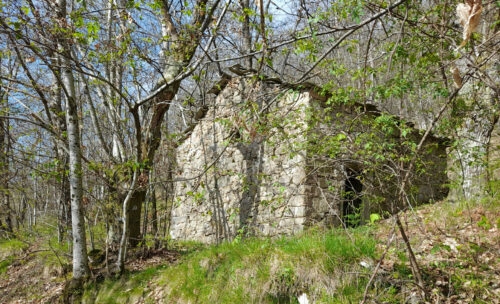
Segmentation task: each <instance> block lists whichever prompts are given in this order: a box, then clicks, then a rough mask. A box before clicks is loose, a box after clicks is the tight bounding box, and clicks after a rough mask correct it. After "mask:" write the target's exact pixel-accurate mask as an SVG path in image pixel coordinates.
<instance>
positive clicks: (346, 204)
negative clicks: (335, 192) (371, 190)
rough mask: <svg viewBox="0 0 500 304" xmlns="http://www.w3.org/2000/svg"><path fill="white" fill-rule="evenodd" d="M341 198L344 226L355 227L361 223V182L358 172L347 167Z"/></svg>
mask: <svg viewBox="0 0 500 304" xmlns="http://www.w3.org/2000/svg"><path fill="white" fill-rule="evenodd" d="M346 173H347V174H346V176H347V178H346V180H345V181H344V192H343V198H342V205H343V206H342V220H343V222H344V225H345V226H346V227H356V226H358V225H359V224H360V223H361V204H362V199H361V195H362V193H361V192H362V191H363V184H362V183H361V181H360V176H359V173H358V172H356V171H354V170H351V169H347V171H346Z"/></svg>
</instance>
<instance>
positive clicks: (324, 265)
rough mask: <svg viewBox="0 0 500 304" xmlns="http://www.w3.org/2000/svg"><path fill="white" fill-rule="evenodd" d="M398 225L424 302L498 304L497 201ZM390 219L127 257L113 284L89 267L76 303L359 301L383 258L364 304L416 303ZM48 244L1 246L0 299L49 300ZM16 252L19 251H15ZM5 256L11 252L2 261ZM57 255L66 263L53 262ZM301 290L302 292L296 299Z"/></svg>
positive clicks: (54, 296) (441, 209)
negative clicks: (414, 260)
mask: <svg viewBox="0 0 500 304" xmlns="http://www.w3.org/2000/svg"><path fill="white" fill-rule="evenodd" d="M402 218H403V222H404V223H405V224H406V225H408V226H407V233H408V235H409V237H410V241H411V243H412V246H413V249H414V251H415V253H416V256H417V259H418V262H419V264H420V267H421V269H422V271H423V274H424V279H425V282H426V288H427V290H428V291H429V294H430V299H429V301H430V303H500V203H499V202H498V201H496V200H495V201H492V200H485V201H483V202H474V203H467V204H466V203H451V202H441V203H437V204H434V205H426V206H422V207H420V208H418V209H417V210H416V211H415V212H410V213H406V214H405V215H404V216H403V217H402ZM392 227H393V224H392V220H391V219H388V220H383V221H379V222H376V223H374V224H372V225H368V226H364V227H359V228H355V229H349V230H347V231H342V230H328V231H324V230H320V229H311V230H309V231H307V232H305V233H303V234H301V235H298V236H295V237H288V238H279V239H246V240H240V239H237V240H235V241H233V242H232V243H224V244H221V245H219V246H215V245H214V246H210V247H205V246H202V245H197V244H194V243H184V244H180V243H173V244H171V247H170V250H168V251H165V250H163V251H156V252H154V251H150V252H149V254H148V255H149V256H144V255H143V257H142V258H141V254H139V253H136V254H135V255H134V254H132V256H134V257H132V258H131V259H130V263H129V264H128V265H127V268H128V269H129V271H128V272H127V273H126V275H124V276H123V277H122V278H120V279H113V278H104V273H103V272H102V271H99V267H94V269H93V272H94V276H93V281H92V283H89V284H88V285H87V286H86V289H85V291H84V294H83V302H84V303H298V300H297V298H298V297H300V296H302V297H307V298H308V300H309V303H358V302H359V301H360V300H361V299H362V298H363V294H364V291H365V287H366V285H367V282H368V280H369V278H370V276H371V275H372V274H373V272H374V269H375V268H376V265H377V263H378V262H379V261H380V257H381V255H382V254H383V253H384V252H386V256H385V258H384V259H383V260H382V262H381V263H380V268H379V269H378V271H377V273H376V275H375V277H374V280H373V282H372V284H371V287H370V289H369V292H368V301H367V303H418V300H417V299H418V298H417V295H418V294H419V293H418V288H417V287H416V286H415V284H414V281H413V280H412V273H411V269H410V266H409V262H408V259H407V255H406V251H405V247H404V243H403V242H402V240H401V237H400V236H399V235H397V236H396V237H395V238H394V239H393V241H392V242H390V243H389V244H390V246H389V247H387V243H388V239H389V237H390V236H391V235H392V233H393V229H392ZM49 245H50V244H48V243H47V242H46V240H44V241H43V242H42V241H39V242H37V243H33V244H31V246H30V247H26V246H25V245H23V243H22V242H17V241H11V242H2V244H1V250H2V251H1V252H2V264H1V265H2V267H1V272H2V274H1V281H0V290H1V291H2V292H0V302H1V303H54V302H56V301H57V300H60V299H61V294H62V289H63V283H64V280H65V278H66V279H67V278H69V277H70V274H68V273H65V272H64V271H62V269H61V267H59V266H58V263H57V261H56V259H57V256H55V255H54V253H57V252H58V250H57V249H55V248H54V249H53V251H52V252H51V251H50V249H48V248H50V247H47V246H49ZM19 253H22V254H19ZM7 254H11V255H10V256H8V257H6V255H7ZM61 258H63V259H64V257H61ZM304 294H305V296H304Z"/></svg>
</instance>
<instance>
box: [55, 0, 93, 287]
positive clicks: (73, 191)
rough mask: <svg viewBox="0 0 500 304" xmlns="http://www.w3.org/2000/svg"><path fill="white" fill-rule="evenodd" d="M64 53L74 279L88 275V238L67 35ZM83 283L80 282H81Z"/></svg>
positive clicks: (61, 17)
mask: <svg viewBox="0 0 500 304" xmlns="http://www.w3.org/2000/svg"><path fill="white" fill-rule="evenodd" d="M57 17H58V21H59V22H60V23H62V24H64V23H65V22H66V0H58V1H57ZM57 46H58V49H59V52H60V53H61V57H62V58H61V59H62V67H61V78H62V82H63V89H64V93H65V96H66V125H67V137H68V148H69V184H70V196H71V224H72V225H71V226H72V232H73V233H72V234H73V280H74V281H77V282H81V281H82V280H84V279H85V278H86V277H88V276H89V274H90V270H89V265H88V258H87V240H86V235H85V221H84V217H83V203H82V198H83V183H82V175H83V172H82V170H83V168H82V155H81V145H80V126H79V119H78V111H77V103H76V90H75V81H74V77H73V71H72V69H71V51H70V46H69V45H68V43H67V40H66V39H65V37H58V43H57ZM79 285H80V284H77V286H79Z"/></svg>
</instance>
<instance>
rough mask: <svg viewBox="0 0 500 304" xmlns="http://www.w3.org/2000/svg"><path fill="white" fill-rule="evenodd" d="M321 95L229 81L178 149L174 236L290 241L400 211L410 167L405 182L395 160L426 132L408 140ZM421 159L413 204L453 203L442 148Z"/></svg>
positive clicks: (430, 146) (380, 120)
mask: <svg viewBox="0 0 500 304" xmlns="http://www.w3.org/2000/svg"><path fill="white" fill-rule="evenodd" d="M318 92H319V91H318V89H317V88H314V87H313V86H302V87H294V88H293V87H291V86H290V85H285V84H282V83H279V82H278V81H272V80H267V81H256V80H253V79H251V78H246V77H239V78H233V79H232V80H230V81H229V83H228V84H227V85H226V86H225V87H224V88H223V89H222V90H221V91H220V93H219V94H218V95H217V97H216V98H215V100H214V104H212V105H210V106H209V110H208V112H206V115H205V116H204V118H203V119H201V120H200V121H199V122H198V124H197V125H196V127H194V129H193V130H192V132H191V134H190V135H189V137H188V138H187V139H186V140H185V141H184V142H183V143H182V144H181V145H180V146H179V147H178V148H177V151H176V169H175V176H174V180H175V183H174V202H173V209H172V214H171V227H170V229H171V230H170V234H171V237H172V238H173V239H181V240H196V241H201V242H205V243H216V242H220V241H223V240H231V239H233V238H234V237H235V236H237V235H238V234H240V233H250V234H255V235H262V236H276V235H290V234H294V233H296V232H299V231H302V230H304V229H305V228H306V227H309V226H314V225H326V226H332V225H333V226H335V225H337V226H340V225H347V226H349V225H352V224H353V223H354V224H355V223H356V222H353V221H350V220H349V219H352V218H353V217H352V216H354V215H356V216H357V223H362V222H364V221H366V220H367V219H369V217H370V214H371V213H379V214H384V213H387V212H395V211H396V210H398V208H400V207H401V206H397V204H396V203H395V202H396V201H397V199H396V196H397V193H398V189H399V188H398V187H397V183H398V182H400V180H401V172H405V171H404V169H405V168H404V166H403V168H402V169H400V170H401V172H399V175H398V171H397V170H398V169H397V164H398V162H397V161H394V159H396V160H397V159H398V157H405V156H406V155H407V154H408V153H407V151H409V150H411V145H412V144H411V142H417V143H418V141H419V140H420V139H421V137H422V135H421V132H419V131H418V130H416V129H413V128H409V129H408V128H407V129H406V131H401V130H400V129H401V128H398V121H399V120H397V119H392V120H391V119H387V118H390V117H391V116H388V115H385V116H384V115H382V114H381V113H379V112H378V111H377V109H376V108H375V107H374V106H370V105H361V104H341V105H332V104H330V101H329V98H328V96H326V97H325V96H321V94H318ZM387 120H388V121H387ZM373 122H377V123H376V124H374V123H373ZM391 123H392V125H391ZM374 125H376V126H380V127H379V128H376V129H374ZM402 132H404V133H405V134H402ZM408 139H412V140H411V141H410V140H408ZM405 140H407V141H408V142H405ZM423 150H425V152H426V153H425V154H424V155H421V156H420V158H421V159H419V160H418V163H419V165H418V166H415V169H414V170H413V171H414V172H411V174H412V178H411V181H412V183H411V187H409V189H408V191H409V197H410V200H411V201H410V202H408V203H409V204H421V203H427V202H432V201H437V200H440V199H443V198H444V197H446V195H447V188H445V187H444V186H443V185H444V184H446V183H447V176H446V173H445V170H446V162H447V161H446V145H445V144H444V141H443V140H442V139H440V138H437V137H435V136H430V137H429V138H428V139H427V141H426V144H425V146H424V149H423ZM386 155H389V158H390V156H391V155H392V157H393V159H389V158H388V159H385V158H386ZM408 155H409V154H408ZM354 218H356V217H354Z"/></svg>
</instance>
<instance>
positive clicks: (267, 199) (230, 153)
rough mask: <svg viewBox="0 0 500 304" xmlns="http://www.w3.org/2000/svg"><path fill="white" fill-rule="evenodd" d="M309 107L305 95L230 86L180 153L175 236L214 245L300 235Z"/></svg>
mask: <svg viewBox="0 0 500 304" xmlns="http://www.w3.org/2000/svg"><path fill="white" fill-rule="evenodd" d="M280 94H281V95H280ZM277 96H279V97H278V98H277ZM308 103H309V97H308V93H300V94H298V93H293V92H288V90H287V89H285V90H283V88H281V87H280V86H278V85H274V84H270V83H263V82H258V83H257V82H254V81H253V80H249V79H235V80H233V81H231V82H230V83H229V85H228V86H227V87H226V89H225V90H223V91H222V92H221V93H220V94H219V96H218V97H217V98H216V100H215V104H214V105H212V106H211V107H210V110H209V111H208V113H207V115H206V116H205V118H204V119H203V120H202V121H201V122H200V123H199V124H198V125H197V126H196V127H195V128H194V130H193V132H192V134H191V136H190V137H189V138H188V139H187V140H186V141H185V142H184V143H183V144H182V145H181V146H180V147H179V148H178V149H177V170H176V172H177V178H176V180H177V181H176V182H175V186H174V188H175V190H174V192H175V198H176V199H175V202H174V204H175V205H174V208H173V211H172V223H171V236H172V238H174V239H188V240H198V241H203V242H212V243H213V242H219V241H221V240H223V239H232V238H234V237H235V236H236V235H238V234H240V233H253V232H255V231H258V233H259V234H263V235H268V236H272V235H277V234H292V233H295V232H297V231H300V230H302V229H303V225H304V223H305V196H304V191H305V188H304V181H305V165H304V162H305V154H304V153H303V152H302V151H300V143H301V142H303V140H304V132H303V131H304V128H305V123H304V122H305V119H304V111H303V109H304V108H305V107H306V106H307V104H308ZM278 113H279V114H278Z"/></svg>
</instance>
